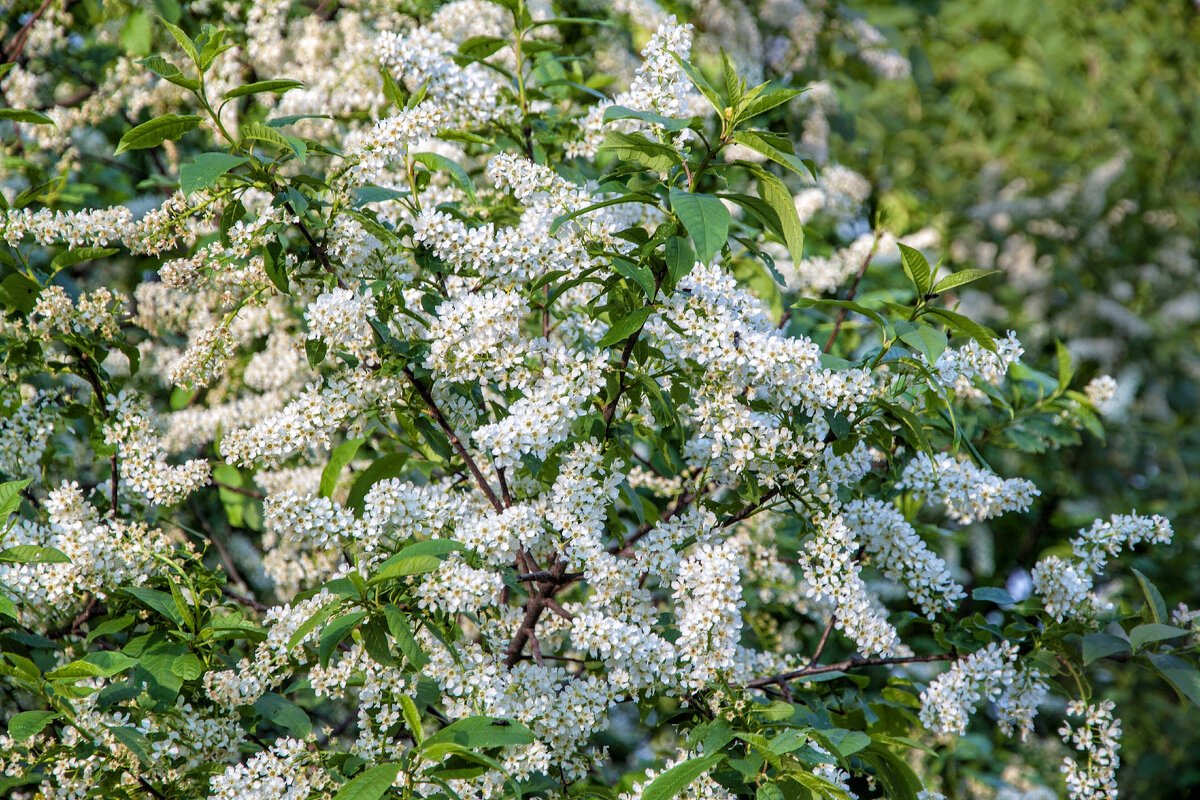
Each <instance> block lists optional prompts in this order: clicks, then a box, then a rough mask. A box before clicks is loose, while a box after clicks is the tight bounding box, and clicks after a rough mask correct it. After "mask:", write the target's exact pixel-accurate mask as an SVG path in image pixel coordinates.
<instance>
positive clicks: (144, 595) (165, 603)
mask: <svg viewBox="0 0 1200 800" xmlns="http://www.w3.org/2000/svg"><path fill="white" fill-rule="evenodd" d="M121 591H123V592H125V594H127V595H130V596H131V597H134V598H137V599H138V600H140V601H141V602H142V603H143V604H145V605H147V606H149V607H150V608H152V609H154V610H155V611H157V612H158V613H159V614H162V615H163V616H164V617H166V618H167V619H169V620H171V621H172V622H174V623H175V624H176V625H183V617H182V616H181V615H180V614H179V609H178V608H176V607H175V598H173V597H171V595H169V594H167V593H166V592H160V591H158V590H157V589H149V588H147V587H145V586H128V587H126V588H124V589H122V590H121Z"/></svg>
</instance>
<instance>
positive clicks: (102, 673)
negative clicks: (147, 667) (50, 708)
mask: <svg viewBox="0 0 1200 800" xmlns="http://www.w3.org/2000/svg"><path fill="white" fill-rule="evenodd" d="M136 664H138V660H137V659H136V658H131V657H129V656H127V655H125V654H124V653H118V652H114V651H108V650H103V651H100V652H98V653H89V654H88V655H87V656H85V657H84V658H82V659H80V660H79V661H72V662H71V663H70V664H65V665H63V666H61V667H59V668H58V669H56V670H53V671H51V672H47V673H46V677H47V678H48V679H49V680H52V681H64V680H65V681H77V680H80V679H81V678H110V677H112V676H113V675H116V674H117V673H119V672H124V671H125V670H127V669H129V668H130V667H133V666H135V665H136Z"/></svg>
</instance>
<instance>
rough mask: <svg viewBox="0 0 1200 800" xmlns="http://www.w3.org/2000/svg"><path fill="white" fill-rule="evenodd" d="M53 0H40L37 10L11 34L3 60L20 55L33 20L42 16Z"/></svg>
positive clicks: (14, 58)
mask: <svg viewBox="0 0 1200 800" xmlns="http://www.w3.org/2000/svg"><path fill="white" fill-rule="evenodd" d="M53 3H54V0H42V4H41V5H40V6H38V9H37V11H34V12H33V14H31V15H30V17H29V19H27V20H25V24H24V25H22V26H21V30H19V31H17V34H16V35H15V36H13V39H12V41H11V42H9V44H8V48H7V49H6V50H5V51H4V60H5V61H16V60H17V56H19V55H21V51H22V50H24V49H25V45H26V44H28V42H29V31H30V30H31V29H32V28H33V25H34V23H35V22H37V21H38V20H39V19H41V18H42V15H43V14H45V13H46V12H47V11H48V10H49V9H50V6H51V5H53Z"/></svg>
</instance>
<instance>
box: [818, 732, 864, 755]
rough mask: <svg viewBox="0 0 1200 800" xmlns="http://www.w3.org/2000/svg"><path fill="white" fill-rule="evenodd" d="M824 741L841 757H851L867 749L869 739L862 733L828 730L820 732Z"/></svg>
mask: <svg viewBox="0 0 1200 800" xmlns="http://www.w3.org/2000/svg"><path fill="white" fill-rule="evenodd" d="M821 734H822V735H824V737H825V738H826V739H828V740H829V742H830V743H831V744H832V745H833V746H834V748H835V749H836V750H837V751H838V752H839V753H841V754H842V755H843V756H849V755H853V754H854V753H857V752H858V751H859V750H862V749H863V748H864V747H869V746H870V744H871V737H870V736H868V735H867V734H865V733H863V732H862V731H850V730H846V729H845V728H829V729H827V730H823V731H821Z"/></svg>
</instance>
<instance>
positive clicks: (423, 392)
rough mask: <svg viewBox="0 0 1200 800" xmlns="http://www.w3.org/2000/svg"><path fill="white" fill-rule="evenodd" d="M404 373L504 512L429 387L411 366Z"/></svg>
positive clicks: (488, 497)
mask: <svg viewBox="0 0 1200 800" xmlns="http://www.w3.org/2000/svg"><path fill="white" fill-rule="evenodd" d="M404 374H405V375H406V376H407V377H408V381H409V383H411V384H412V386H413V388H414V389H416V390H417V394H419V395H420V396H421V399H422V400H424V401H425V407H426V408H428V409H429V414H430V415H431V416H432V417H433V421H434V422H436V423H437V424H438V427H439V428H441V429H442V431H443V432H444V433H445V434H446V436H447V437H448V438H449V439H450V444H452V445H454V449H455V450H456V451H458V455H459V456H460V457H461V458H462V460H463V461H465V462H467V469H469V470H470V471H471V476H472V477H473V478H475V483H477V484H478V485H479V488H480V490H481V491H482V492H483V494H484V495H485V496H486V497H487V499H488V502H489V503H491V504H492V508H494V509H496V511H497V512H498V513H503V512H504V504H503V503H501V502H500V498H499V497H496V493H495V492H494V491H492V487H491V486H490V485H488V482H487V478H485V477H483V473H482V472H480V471H479V465H478V464H476V463H475V459H473V458H471V454H470V453H468V452H467V448H465V447H463V443H462V442H461V441H459V439H458V434H456V433H455V432H454V429H453V428H451V427H450V423H448V422H446V418H445V417H443V416H442V412H441V409H439V408H438V407H437V403H435V402H434V400H433V395H432V394H430V392H429V389H427V388H425V386H424V385H422V384H421V382H420V381H418V380H417V376H416V375H413V372H412V369H411V368H410V367H405V368H404Z"/></svg>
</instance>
